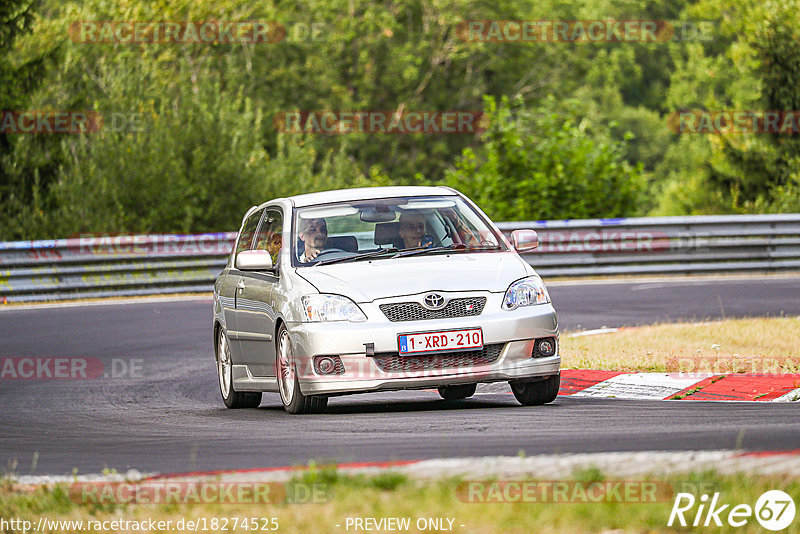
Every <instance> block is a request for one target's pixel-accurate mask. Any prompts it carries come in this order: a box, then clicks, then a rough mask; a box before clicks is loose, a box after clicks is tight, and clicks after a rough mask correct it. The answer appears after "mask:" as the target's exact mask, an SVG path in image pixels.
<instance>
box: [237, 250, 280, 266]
mask: <svg viewBox="0 0 800 534" xmlns="http://www.w3.org/2000/svg"><path fill="white" fill-rule="evenodd" d="M236 268H237V269H239V270H240V271H271V270H272V256H270V255H269V252H267V251H266V250H245V251H242V252H240V253H239V254H237V255H236Z"/></svg>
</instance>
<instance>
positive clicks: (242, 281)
mask: <svg viewBox="0 0 800 534" xmlns="http://www.w3.org/2000/svg"><path fill="white" fill-rule="evenodd" d="M236 287H238V288H239V293H241V292H242V291H244V287H245V286H244V280H239V283H238V284H236Z"/></svg>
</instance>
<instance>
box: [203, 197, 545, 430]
mask: <svg viewBox="0 0 800 534" xmlns="http://www.w3.org/2000/svg"><path fill="white" fill-rule="evenodd" d="M511 241H513V244H512V243H511V242H509V240H508V239H506V237H505V236H504V235H503V234H502V233H501V232H500V231H499V230H498V229H497V227H496V226H495V225H494V224H493V223H492V222H491V221H490V220H489V218H488V217H486V215H485V214H484V213H483V212H482V211H481V210H480V209H479V208H478V207H477V206H476V205H475V204H473V203H472V202H471V201H470V200H469V199H468V198H466V197H465V196H464V195H462V194H461V193H459V192H458V191H456V190H454V189H451V188H448V187H374V188H364V189H348V190H340V191H327V192H322V193H311V194H306V195H298V196H293V197H289V198H279V199H275V200H271V201H269V202H266V203H264V204H261V205H260V206H253V207H252V208H250V209H249V210H248V211H247V213H246V214H245V216H244V218H243V220H242V227H241V229H240V230H239V234H238V236H237V239H236V244H235V246H234V248H233V251H232V253H231V255H230V258H229V259H228V263H227V265H226V267H225V268H224V269H223V271H222V273H221V274H220V275H219V277H218V278H217V280H216V282H215V284H214V345H215V352H216V359H217V372H218V375H219V386H220V391H221V393H222V399H223V401H224V402H225V405H226V406H227V407H228V408H246V407H257V406H258V405H259V403H260V402H261V393H262V392H264V391H269V392H278V393H280V397H281V401H282V402H283V405H284V407H285V408H286V410H287V411H288V412H289V413H293V414H298V413H304V412H315V411H320V410H322V409H324V407H325V406H326V405H327V402H328V398H329V397H331V396H334V395H342V394H348V393H364V392H369V391H387V390H402V389H433V388H437V389H438V391H439V394H440V395H441V396H442V397H443V398H444V399H448V400H456V399H465V398H467V397H470V396H472V395H473V394H474V393H475V389H476V385H477V384H478V383H481V382H499V381H508V382H509V383H510V384H511V389H512V392H513V393H514V396H515V397H516V398H517V400H518V401H519V402H520V403H522V404H524V405H537V404H544V403H547V402H551V401H553V400H554V399H555V398H556V395H557V394H558V388H559V384H560V374H559V372H560V371H559V367H560V364H561V357H560V355H559V352H558V322H557V319H556V312H555V310H554V309H553V306H552V305H551V302H550V296H549V295H548V293H547V289H546V288H545V285H544V283H543V282H542V280H541V278H539V276H537V274H536V272H535V271H534V270H533V268H532V267H531V266H530V265H528V263H527V262H525V261H524V260H523V259H522V258H521V257H520V256H519V254H518V252H524V251H530V250H532V249H533V248H535V247H536V246H537V242H538V238H537V236H536V233H535V232H534V231H533V230H516V231H514V232H513V233H512V236H511Z"/></svg>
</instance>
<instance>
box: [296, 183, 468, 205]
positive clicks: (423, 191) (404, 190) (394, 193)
mask: <svg viewBox="0 0 800 534" xmlns="http://www.w3.org/2000/svg"><path fill="white" fill-rule="evenodd" d="M457 194H458V193H457V192H456V191H455V190H454V189H450V188H449V187H430V186H392V187H359V188H354V189H337V190H335V191H320V192H318V193H306V194H304V195H295V196H292V197H288V200H290V201H291V202H292V203H293V204H294V205H295V206H296V207H298V208H302V207H305V206H314V205H317V204H327V203H329V202H348V201H351V200H370V199H375V198H392V197H419V196H429V195H448V196H453V195H457Z"/></svg>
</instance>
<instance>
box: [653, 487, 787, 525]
mask: <svg viewBox="0 0 800 534" xmlns="http://www.w3.org/2000/svg"><path fill="white" fill-rule="evenodd" d="M695 505H697V506H696V509H695ZM753 516H755V518H756V521H758V523H759V524H760V525H761V526H762V527H764V528H765V529H767V530H772V531H774V532H777V531H779V530H783V529H785V528H787V527H788V526H789V525H791V524H792V522H793V521H794V516H795V505H794V500H792V498H791V497H790V496H789V494H788V493H786V492H783V491H780V490H770V491H766V492H764V493H763V494H762V495H761V496H760V497H759V498H758V500H757V501H756V505H755V507H751V506H750V505H749V504H737V505H735V506H733V505H731V504H729V503H723V502H721V501H720V498H719V493H718V492H717V493H714V495H713V496H712V497H711V499H710V502H709V496H708V495H707V494H703V495H701V496H700V499H696V498H695V496H694V495H692V494H691V493H678V495H676V496H675V503H674V504H673V505H672V512H670V514H669V521H668V522H667V526H668V527H671V526H673V524H674V525H676V526H677V525H680V526H682V527H686V526H692V527H699V526H703V527H709V526H717V527H721V526H722V525H723V522H727V524H728V525H730V526H732V527H742V526H744V525H746V524H747V523H748V522H749V521H750V520H751V519H752V518H753ZM676 521H677V522H676Z"/></svg>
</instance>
